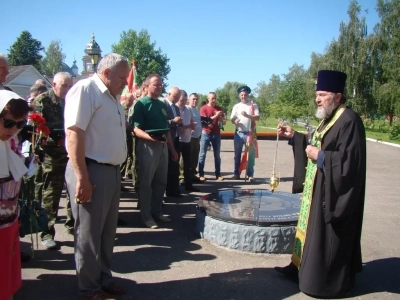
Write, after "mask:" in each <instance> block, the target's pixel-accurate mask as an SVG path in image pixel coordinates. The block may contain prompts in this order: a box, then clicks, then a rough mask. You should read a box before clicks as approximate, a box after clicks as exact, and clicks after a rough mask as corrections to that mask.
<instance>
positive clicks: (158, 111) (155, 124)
mask: <svg viewBox="0 0 400 300" xmlns="http://www.w3.org/2000/svg"><path fill="white" fill-rule="evenodd" d="M145 88H146V90H147V96H145V97H143V98H142V99H140V100H139V101H138V102H137V103H136V104H135V109H134V112H133V116H132V119H131V124H132V125H134V126H135V128H134V133H135V135H136V137H137V138H138V145H137V154H138V161H139V174H138V178H139V195H138V196H139V202H140V214H141V216H142V219H143V222H144V224H145V225H146V226H147V227H148V228H152V229H156V228H158V225H157V223H156V222H155V220H156V221H160V222H171V219H170V218H168V217H165V216H164V215H163V214H162V211H161V209H162V199H163V196H164V191H165V188H166V185H167V173H168V149H169V151H170V152H171V155H172V158H173V160H177V159H178V154H177V153H176V151H175V148H174V145H173V142H172V140H171V135H170V133H169V128H168V122H167V112H166V106H165V104H164V103H163V102H162V101H160V100H158V97H160V96H161V93H162V79H161V77H160V76H159V75H157V74H152V75H149V76H148V77H147V78H146V81H145ZM167 147H168V148H167Z"/></svg>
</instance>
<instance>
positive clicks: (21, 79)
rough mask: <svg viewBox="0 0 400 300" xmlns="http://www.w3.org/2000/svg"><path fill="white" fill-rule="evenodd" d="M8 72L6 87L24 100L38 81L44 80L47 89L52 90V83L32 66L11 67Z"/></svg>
mask: <svg viewBox="0 0 400 300" xmlns="http://www.w3.org/2000/svg"><path fill="white" fill-rule="evenodd" d="M8 71H9V74H8V76H7V78H6V81H5V82H4V85H5V86H8V87H9V88H10V89H12V90H13V91H14V92H15V93H17V94H18V95H20V96H21V97H22V98H24V99H25V98H26V97H27V96H29V94H30V88H31V86H32V85H34V84H35V81H36V80H38V79H43V80H44V81H45V82H46V86H47V88H51V83H50V82H49V81H48V80H47V79H46V78H45V77H44V76H43V75H42V74H41V73H40V72H39V71H38V70H37V69H36V68H35V67H34V66H32V65H25V66H10V67H9V70H8Z"/></svg>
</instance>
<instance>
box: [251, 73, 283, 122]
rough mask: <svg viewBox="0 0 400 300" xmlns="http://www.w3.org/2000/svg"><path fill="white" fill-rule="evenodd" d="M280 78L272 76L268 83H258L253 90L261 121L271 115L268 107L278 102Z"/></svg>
mask: <svg viewBox="0 0 400 300" xmlns="http://www.w3.org/2000/svg"><path fill="white" fill-rule="evenodd" d="M281 83H282V82H281V78H280V76H279V75H276V74H272V76H271V78H270V79H269V82H268V83H266V82H265V81H260V82H258V83H257V87H256V88H255V89H254V94H255V95H256V99H257V100H256V101H257V104H258V107H259V109H260V112H261V119H266V118H268V117H269V116H270V115H271V111H270V109H269V105H270V104H271V103H274V102H276V101H278V94H279V91H280V89H281Z"/></svg>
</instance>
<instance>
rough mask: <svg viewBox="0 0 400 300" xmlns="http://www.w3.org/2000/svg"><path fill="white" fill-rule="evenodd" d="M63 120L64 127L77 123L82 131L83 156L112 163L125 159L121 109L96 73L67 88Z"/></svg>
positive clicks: (123, 121)
mask: <svg viewBox="0 0 400 300" xmlns="http://www.w3.org/2000/svg"><path fill="white" fill-rule="evenodd" d="M64 122H65V130H67V129H68V128H70V127H72V126H77V127H78V128H80V129H82V130H83V131H84V132H85V140H84V141H85V156H86V157H88V158H91V159H94V160H96V161H98V162H99V163H107V164H112V165H119V164H122V163H123V162H124V161H125V159H126V155H127V147H126V128H125V113H124V110H123V108H122V105H121V104H120V103H119V101H118V100H117V98H116V97H113V96H112V95H111V94H110V92H109V90H108V89H107V87H106V86H105V85H104V83H103V82H102V81H101V79H100V78H99V77H98V76H97V74H94V75H93V76H92V77H90V78H87V79H83V80H80V81H78V82H77V83H76V84H75V85H74V86H73V87H72V88H71V89H70V90H69V92H68V94H67V96H66V98H65V111H64ZM66 144H67V145H68V143H66ZM67 151H68V148H67Z"/></svg>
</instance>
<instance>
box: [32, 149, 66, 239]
mask: <svg viewBox="0 0 400 300" xmlns="http://www.w3.org/2000/svg"><path fill="white" fill-rule="evenodd" d="M43 150H44V153H45V155H44V161H43V162H42V177H41V178H38V180H39V181H40V180H41V181H42V188H41V189H42V190H41V193H40V190H39V191H38V194H39V197H40V198H39V199H40V200H41V203H42V206H43V207H44V208H45V209H46V212H47V217H48V219H49V230H48V231H44V232H42V233H41V238H42V240H46V239H54V236H55V233H56V232H55V228H54V225H55V223H56V221H57V215H58V208H59V205H60V198H61V194H62V190H63V188H64V182H65V168H66V166H67V162H68V157H67V152H66V150H65V148H64V147H63V146H43ZM68 203H69V201H68ZM69 213H70V214H71V209H69Z"/></svg>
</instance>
